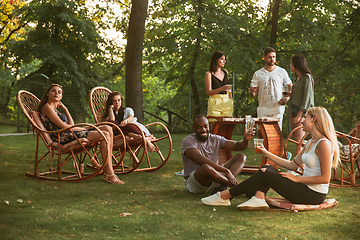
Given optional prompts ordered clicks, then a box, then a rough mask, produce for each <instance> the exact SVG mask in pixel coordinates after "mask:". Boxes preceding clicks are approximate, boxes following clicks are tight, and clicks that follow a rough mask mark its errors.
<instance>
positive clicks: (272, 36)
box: [270, 0, 281, 48]
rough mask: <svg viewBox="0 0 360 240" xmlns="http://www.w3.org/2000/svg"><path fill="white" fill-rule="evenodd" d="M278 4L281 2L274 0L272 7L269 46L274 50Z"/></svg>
mask: <svg viewBox="0 0 360 240" xmlns="http://www.w3.org/2000/svg"><path fill="white" fill-rule="evenodd" d="M280 3H281V0H275V1H274V7H273V9H272V19H271V34H270V45H271V46H272V47H274V48H276V38H277V25H278V21H279V9H280Z"/></svg>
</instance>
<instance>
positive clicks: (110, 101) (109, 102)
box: [103, 91, 125, 123]
mask: <svg viewBox="0 0 360 240" xmlns="http://www.w3.org/2000/svg"><path fill="white" fill-rule="evenodd" d="M115 96H120V99H121V106H120V108H119V112H118V115H117V117H116V119H115V120H116V122H117V123H120V122H121V121H122V120H123V118H124V110H125V107H124V105H123V104H124V98H123V96H122V95H121V93H120V92H118V91H113V92H112V93H110V95H109V96H108V98H107V100H106V105H105V113H104V117H103V118H104V119H106V118H107V117H108V116H109V107H110V106H111V105H112V104H113V98H114V97H115Z"/></svg>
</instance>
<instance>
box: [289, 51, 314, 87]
mask: <svg viewBox="0 0 360 240" xmlns="http://www.w3.org/2000/svg"><path fill="white" fill-rule="evenodd" d="M291 62H292V64H293V66H294V68H295V69H297V70H299V71H300V72H301V73H302V74H305V73H308V74H310V75H311V76H312V78H313V80H314V86H315V78H314V76H313V75H312V73H311V71H310V69H309V68H308V65H307V62H306V59H305V57H304V56H302V55H300V54H298V55H294V56H293V57H292V58H291Z"/></svg>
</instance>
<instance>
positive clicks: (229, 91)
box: [226, 84, 232, 93]
mask: <svg viewBox="0 0 360 240" xmlns="http://www.w3.org/2000/svg"><path fill="white" fill-rule="evenodd" d="M228 85H229V86H230V89H229V90H226V91H227V92H228V93H231V90H232V84H228Z"/></svg>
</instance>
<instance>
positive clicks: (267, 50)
mask: <svg viewBox="0 0 360 240" xmlns="http://www.w3.org/2000/svg"><path fill="white" fill-rule="evenodd" d="M271 52H274V53H276V51H275V49H273V48H272V47H267V48H265V49H264V56H265V57H266V55H267V54H268V53H271Z"/></svg>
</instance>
